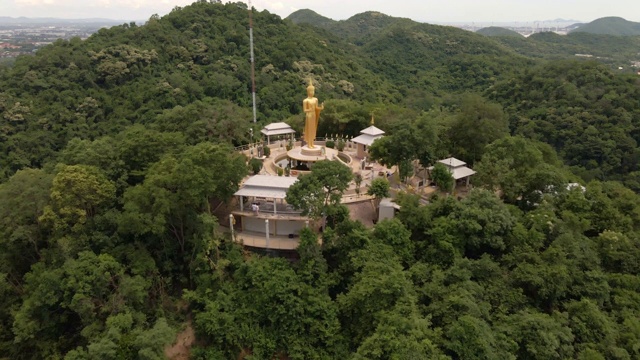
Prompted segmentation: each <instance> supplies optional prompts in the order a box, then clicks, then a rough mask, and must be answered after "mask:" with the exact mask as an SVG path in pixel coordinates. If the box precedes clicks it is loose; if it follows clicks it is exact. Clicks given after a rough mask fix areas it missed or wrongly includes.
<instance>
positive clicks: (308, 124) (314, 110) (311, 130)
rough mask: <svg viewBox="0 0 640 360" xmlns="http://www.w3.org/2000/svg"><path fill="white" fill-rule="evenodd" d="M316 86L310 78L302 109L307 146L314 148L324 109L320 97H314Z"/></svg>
mask: <svg viewBox="0 0 640 360" xmlns="http://www.w3.org/2000/svg"><path fill="white" fill-rule="evenodd" d="M314 93H315V87H313V82H312V81H311V79H309V86H307V98H306V99H304V100H303V101H302V109H303V110H304V116H305V120H304V140H305V141H306V142H307V147H309V148H310V149H313V148H314V146H313V140H315V138H316V131H317V130H318V119H319V118H320V111H322V110H324V103H322V104H320V105H318V98H316V97H314V96H313V95H314Z"/></svg>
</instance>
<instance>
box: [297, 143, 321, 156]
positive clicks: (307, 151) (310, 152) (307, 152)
mask: <svg viewBox="0 0 640 360" xmlns="http://www.w3.org/2000/svg"><path fill="white" fill-rule="evenodd" d="M300 154H301V155H304V156H322V148H321V147H320V146H314V147H313V148H310V147H308V146H307V145H305V146H303V147H302V148H301V149H300Z"/></svg>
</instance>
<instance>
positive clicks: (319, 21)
mask: <svg viewBox="0 0 640 360" xmlns="http://www.w3.org/2000/svg"><path fill="white" fill-rule="evenodd" d="M287 19H288V20H291V21H292V22H293V23H294V24H309V25H313V26H316V27H319V28H325V29H326V28H330V27H331V26H333V25H334V24H335V23H336V21H335V20H333V19H329V18H328V17H324V16H322V15H320V14H318V13H316V12H315V11H313V10H309V9H301V10H297V11H294V12H293V13H291V14H290V15H289V16H287Z"/></svg>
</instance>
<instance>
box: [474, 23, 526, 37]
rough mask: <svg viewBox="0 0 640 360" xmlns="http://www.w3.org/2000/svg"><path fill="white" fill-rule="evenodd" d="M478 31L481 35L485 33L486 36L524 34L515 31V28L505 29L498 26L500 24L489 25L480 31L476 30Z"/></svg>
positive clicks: (518, 35) (516, 35)
mask: <svg viewBox="0 0 640 360" xmlns="http://www.w3.org/2000/svg"><path fill="white" fill-rule="evenodd" d="M476 33H478V34H480V35H484V36H514V37H522V35H520V34H519V33H517V32H515V31H513V30H509V29H505V28H503V27H498V26H489V27H486V28H482V29H480V30H478V31H476Z"/></svg>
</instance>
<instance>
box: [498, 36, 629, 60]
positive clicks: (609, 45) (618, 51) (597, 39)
mask: <svg viewBox="0 0 640 360" xmlns="http://www.w3.org/2000/svg"><path fill="white" fill-rule="evenodd" d="M493 39H494V40H495V41H498V42H500V43H501V44H503V45H505V46H507V47H509V48H511V49H513V50H514V51H515V52H517V53H519V54H521V55H524V56H526V57H530V58H539V59H550V60H557V59H570V58H575V55H576V54H589V55H592V58H593V59H597V60H598V61H601V62H603V63H607V64H611V65H612V67H613V68H618V67H619V66H622V67H624V68H629V64H630V63H631V62H635V61H638V60H637V59H639V58H640V57H639V56H638V51H637V49H638V47H639V46H640V36H615V35H598V34H590V33H586V32H573V33H570V34H569V35H558V34H555V33H551V32H544V33H537V34H533V35H531V36H529V37H527V38H517V37H494V38H493Z"/></svg>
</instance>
